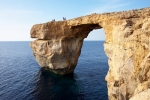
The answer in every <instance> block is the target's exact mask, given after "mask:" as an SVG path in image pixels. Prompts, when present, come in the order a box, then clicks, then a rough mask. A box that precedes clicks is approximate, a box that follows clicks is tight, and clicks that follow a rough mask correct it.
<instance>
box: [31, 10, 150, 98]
mask: <svg viewBox="0 0 150 100" xmlns="http://www.w3.org/2000/svg"><path fill="white" fill-rule="evenodd" d="M100 28H103V29H104V32H105V35H106V41H105V43H104V50H105V53H106V55H107V56H108V64H109V70H108V73H107V75H106V78H105V79H106V81H107V87H108V97H109V100H129V99H130V100H150V8H144V9H139V10H130V11H123V12H113V13H104V14H91V15H87V16H82V17H78V18H75V19H71V20H66V21H58V22H47V23H43V24H37V25H34V26H33V27H32V29H31V37H32V38H38V40H35V41H33V42H31V44H30V45H31V48H32V51H33V53H34V56H35V58H36V60H37V62H38V63H39V65H40V66H41V67H43V68H45V69H48V70H50V71H52V72H54V73H57V74H61V75H63V74H69V73H72V72H73V71H74V68H75V66H76V64H77V61H78V57H79V55H80V51H81V48H82V43H83V39H84V38H86V37H87V36H88V34H89V33H90V31H92V30H93V29H100Z"/></svg>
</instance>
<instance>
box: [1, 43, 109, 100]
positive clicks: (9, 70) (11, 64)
mask: <svg viewBox="0 0 150 100" xmlns="http://www.w3.org/2000/svg"><path fill="white" fill-rule="evenodd" d="M103 43H104V42H103V41H86V42H84V44H83V47H82V52H81V55H80V57H79V60H78V64H77V66H76V69H75V71H74V73H73V74H71V75H67V76H60V75H55V74H53V73H51V72H47V71H44V70H42V69H41V68H40V67H39V65H38V64H37V62H36V61H35V58H34V56H33V54H32V51H31V48H30V46H29V42H0V100H108V96H107V85H106V82H105V76H106V74H107V71H108V63H107V60H108V58H107V57H106V55H105V53H104V48H103Z"/></svg>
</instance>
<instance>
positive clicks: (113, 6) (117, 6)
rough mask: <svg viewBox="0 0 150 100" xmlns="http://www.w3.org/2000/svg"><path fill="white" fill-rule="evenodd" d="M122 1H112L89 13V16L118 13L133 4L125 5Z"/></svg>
mask: <svg viewBox="0 0 150 100" xmlns="http://www.w3.org/2000/svg"><path fill="white" fill-rule="evenodd" d="M120 1H121V0H112V1H111V2H105V4H103V5H102V6H101V7H98V8H96V9H94V10H92V11H89V12H88V14H91V13H103V12H111V11H118V10H121V9H123V8H124V7H125V6H128V5H130V4H131V2H127V3H123V2H120Z"/></svg>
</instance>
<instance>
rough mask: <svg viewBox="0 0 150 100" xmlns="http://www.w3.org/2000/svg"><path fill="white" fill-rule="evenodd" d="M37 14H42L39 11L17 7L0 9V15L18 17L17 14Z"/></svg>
mask: <svg viewBox="0 0 150 100" xmlns="http://www.w3.org/2000/svg"><path fill="white" fill-rule="evenodd" d="M33 14H34V15H39V14H42V13H41V12H39V11H32V10H21V9H20V10H19V9H4V10H1V11H0V16H4V17H7V16H12V17H16V16H17V17H18V16H28V15H33Z"/></svg>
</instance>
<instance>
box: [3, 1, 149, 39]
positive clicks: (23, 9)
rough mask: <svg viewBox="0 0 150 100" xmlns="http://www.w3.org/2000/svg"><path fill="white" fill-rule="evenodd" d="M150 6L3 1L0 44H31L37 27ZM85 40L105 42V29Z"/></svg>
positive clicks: (124, 3)
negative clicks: (31, 34)
mask: <svg viewBox="0 0 150 100" xmlns="http://www.w3.org/2000/svg"><path fill="white" fill-rule="evenodd" d="M145 7H150V0H0V41H31V40H33V39H31V38H30V30H31V28H32V26H33V25H34V24H39V23H45V22H48V21H51V20H52V19H55V20H56V21H59V20H62V19H63V17H66V19H73V18H76V17H79V16H84V15H89V14H92V13H99V14H100V13H103V12H114V11H124V10H131V9H140V8H145ZM85 40H105V34H104V31H103V29H98V30H94V31H92V32H90V34H89V36H88V37H87V38H86V39H85Z"/></svg>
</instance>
